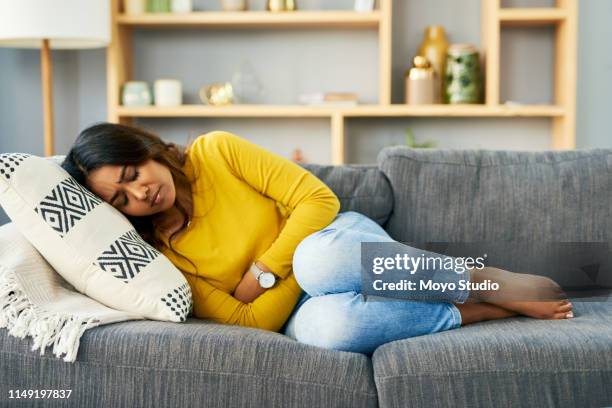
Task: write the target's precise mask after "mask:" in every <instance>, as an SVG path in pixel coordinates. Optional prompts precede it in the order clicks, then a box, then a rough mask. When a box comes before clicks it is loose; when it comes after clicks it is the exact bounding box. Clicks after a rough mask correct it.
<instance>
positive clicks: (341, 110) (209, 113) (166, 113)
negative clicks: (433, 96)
mask: <svg viewBox="0 0 612 408" xmlns="http://www.w3.org/2000/svg"><path fill="white" fill-rule="evenodd" d="M117 113H118V116H120V117H160V118H161V117H170V118H171V117H233V118H235V117H244V118H252V117H265V118H272V117H293V118H300V117H312V118H317V117H318V118H328V117H332V116H333V115H334V114H340V115H342V116H345V117H408V116H414V117H423V116H430V117H513V116H526V117H558V116H563V115H564V109H563V108H561V107H557V106H550V105H520V106H503V105H499V106H487V105H418V106H414V105H413V106H410V105H400V104H397V105H382V106H381V105H359V106H356V107H340V106H339V107H331V106H300V105H232V106H208V105H183V106H178V107H168V108H160V107H154V106H151V107H125V106H118V107H117Z"/></svg>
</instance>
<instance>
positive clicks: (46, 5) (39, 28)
mask: <svg viewBox="0 0 612 408" xmlns="http://www.w3.org/2000/svg"><path fill="white" fill-rule="evenodd" d="M1 4H2V6H1V7H0V9H1V11H0V47H14V48H36V49H39V48H40V50H41V51H40V68H41V69H40V71H41V77H42V79H41V85H42V101H43V120H44V122H43V124H44V153H45V156H53V153H54V152H53V150H54V132H53V86H52V85H53V67H52V59H51V49H84V48H89V49H91V48H99V47H106V45H107V44H108V43H109V42H110V37H111V35H110V29H111V18H110V16H111V13H110V2H109V1H108V0H87V1H49V0H18V1H2V2H1ZM0 75H6V74H0ZM86 88H87V87H86ZM3 91H6V90H5V89H3ZM118 102H119V101H114V103H118Z"/></svg>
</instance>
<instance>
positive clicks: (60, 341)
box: [0, 223, 143, 362]
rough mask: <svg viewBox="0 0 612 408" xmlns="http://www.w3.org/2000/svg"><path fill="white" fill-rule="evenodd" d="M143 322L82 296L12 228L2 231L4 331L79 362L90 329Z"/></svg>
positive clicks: (0, 262) (0, 285) (1, 317)
mask: <svg viewBox="0 0 612 408" xmlns="http://www.w3.org/2000/svg"><path fill="white" fill-rule="evenodd" d="M133 319H143V317H142V316H139V315H135V314H130V313H126V312H122V311H119V310H115V309H111V308H109V307H106V306H104V305H103V304H101V303H99V302H97V301H95V300H93V299H91V298H89V297H87V296H85V295H82V294H81V293H79V292H77V291H76V290H75V289H74V287H73V286H72V285H70V284H69V283H68V282H67V281H66V280H64V278H62V277H61V276H60V275H59V274H58V273H57V272H55V270H54V269H53V268H52V267H51V266H50V265H49V264H48V263H47V262H46V261H45V259H44V258H43V257H42V256H41V255H40V254H39V252H38V251H37V250H36V249H35V248H34V247H33V246H32V245H31V244H30V243H29V242H28V241H27V240H26V239H25V238H24V237H23V235H21V233H19V231H18V230H17V228H16V227H15V226H14V225H13V224H12V223H9V224H6V225H3V226H1V227H0V327H1V328H7V329H8V332H9V334H10V335H12V336H15V337H19V338H22V339H23V338H25V337H26V336H31V337H32V341H33V344H32V350H38V349H40V354H41V355H43V354H44V353H45V351H46V349H47V347H49V346H52V347H53V353H54V354H55V356H56V357H60V358H61V357H62V355H64V361H66V362H74V361H75V360H76V356H77V352H78V349H79V344H80V339H81V336H82V335H83V333H84V332H85V330H88V329H90V328H92V327H96V326H100V325H103V324H109V323H116V322H121V321H125V320H133Z"/></svg>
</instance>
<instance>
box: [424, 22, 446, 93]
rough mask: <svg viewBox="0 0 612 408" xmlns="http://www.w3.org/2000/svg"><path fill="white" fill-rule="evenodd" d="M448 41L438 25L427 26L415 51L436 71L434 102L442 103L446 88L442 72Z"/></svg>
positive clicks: (443, 70) (444, 69) (444, 68)
mask: <svg viewBox="0 0 612 408" xmlns="http://www.w3.org/2000/svg"><path fill="white" fill-rule="evenodd" d="M447 50H448V41H447V39H446V34H445V32H444V28H443V27H442V26H438V25H432V26H428V27H427V28H426V29H425V34H424V37H423V42H422V43H421V46H420V47H419V50H418V51H417V55H420V56H423V57H425V58H427V60H428V61H429V63H430V64H431V66H432V68H433V69H434V71H435V73H436V77H435V79H434V80H435V82H436V85H435V86H436V92H435V93H434V103H444V102H445V101H443V95H444V90H445V89H446V86H445V83H444V73H445V72H446V52H447Z"/></svg>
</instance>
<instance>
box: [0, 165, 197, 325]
mask: <svg viewBox="0 0 612 408" xmlns="http://www.w3.org/2000/svg"><path fill="white" fill-rule="evenodd" d="M0 205H1V206H2V208H3V209H4V211H5V212H6V214H7V215H8V216H9V218H10V219H11V220H12V221H13V223H14V224H15V225H16V226H17V227H18V228H19V230H20V232H21V233H22V234H23V235H24V236H25V237H26V238H27V239H28V240H29V241H30V242H31V243H32V245H33V246H34V247H35V248H36V249H38V251H39V252H40V253H41V254H42V255H43V256H44V258H45V259H46V260H47V262H49V264H51V266H53V268H54V269H55V270H56V271H57V272H58V273H59V274H60V275H61V276H62V277H64V279H66V280H67V281H68V282H70V284H72V285H73V286H74V287H75V289H76V290H78V291H79V292H81V293H83V294H85V295H87V296H89V297H91V298H92V299H95V300H97V301H98V302H100V303H102V304H104V305H106V306H108V307H111V308H114V309H118V310H122V311H126V312H130V313H137V314H140V315H142V316H144V317H145V318H148V319H154V320H169V321H174V322H179V321H180V322H182V321H185V319H186V318H187V315H188V314H189V312H190V311H191V309H192V298H191V289H190V287H189V284H188V283H187V281H186V280H185V278H184V277H183V275H182V274H181V272H180V271H179V270H178V269H177V268H176V267H175V266H174V265H173V264H172V263H171V262H170V261H169V260H168V258H166V257H165V256H164V255H163V254H161V253H160V252H159V251H157V250H156V249H155V248H153V247H152V246H150V245H149V244H147V243H146V242H145V241H144V240H143V239H142V238H141V237H140V235H139V234H138V233H137V232H136V230H135V229H134V227H133V226H132V224H131V223H130V222H129V221H128V219H127V218H126V217H125V216H124V215H123V214H122V213H121V212H119V211H118V210H117V209H116V208H114V207H112V206H111V205H109V204H108V203H106V202H105V201H103V200H101V199H100V198H99V197H97V196H96V195H94V194H92V193H91V192H90V191H88V190H87V189H85V188H84V187H82V186H81V185H80V184H78V183H77V182H76V181H75V180H74V179H73V178H72V177H70V175H69V174H68V173H67V172H66V171H65V170H64V169H63V168H62V167H61V166H59V165H58V164H57V163H56V162H54V161H53V160H46V159H44V158H41V157H37V156H32V155H28V154H23V153H5V154H0Z"/></svg>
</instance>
